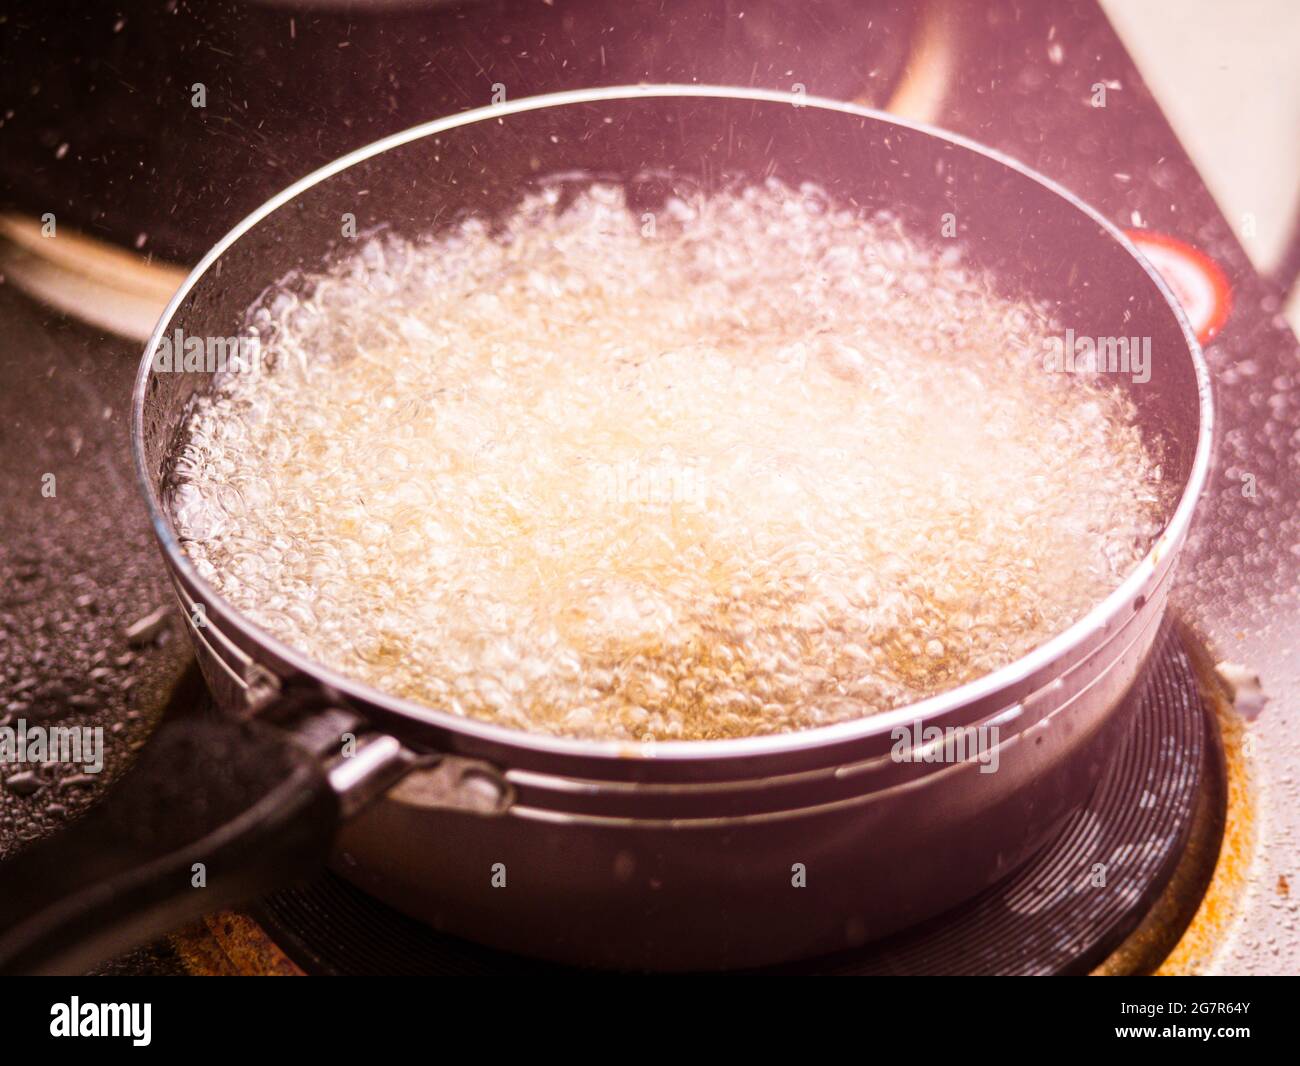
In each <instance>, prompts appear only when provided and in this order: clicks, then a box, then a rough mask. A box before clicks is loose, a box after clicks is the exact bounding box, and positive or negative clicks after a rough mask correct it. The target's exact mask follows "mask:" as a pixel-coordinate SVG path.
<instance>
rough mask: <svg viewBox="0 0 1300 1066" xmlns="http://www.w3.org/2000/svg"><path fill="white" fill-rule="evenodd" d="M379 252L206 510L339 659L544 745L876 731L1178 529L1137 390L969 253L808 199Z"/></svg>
mask: <svg viewBox="0 0 1300 1066" xmlns="http://www.w3.org/2000/svg"><path fill="white" fill-rule="evenodd" d="M565 204H566V205H565V206H563V207H562V206H561V200H560V196H559V193H558V191H556V190H552V191H550V192H547V193H542V194H537V195H535V196H533V197H532V198H530V199H528V200H526V201H525V202H524V203H523V204H522V205H521V206H520V207H519V208H518V209H517V211H516V212H515V213H514V214H513V215H512V216H511V217H509V218H508V219H506V220H505V221H504V222H503V223H501V225H500V226H499V227H497V228H493V229H491V230H489V229H488V228H487V227H486V226H484V225H483V224H482V223H480V222H477V221H469V222H466V223H465V224H463V225H462V226H460V227H459V228H458V229H457V230H456V231H455V232H453V233H450V234H447V235H443V236H440V237H438V238H437V239H431V240H428V241H426V242H422V243H408V242H406V241H403V240H399V239H395V238H393V237H388V238H376V239H373V240H371V241H370V242H369V243H367V244H365V245H364V247H362V248H361V249H360V250H359V251H358V253H357V254H356V255H355V256H354V257H353V258H350V259H349V260H347V261H346V262H342V263H340V264H338V265H337V266H336V267H335V268H334V269H332V270H330V271H328V272H327V273H324V274H322V275H320V276H316V277H312V278H308V279H305V280H303V279H299V281H298V283H297V284H295V285H294V286H292V287H289V286H286V287H284V288H283V289H281V290H280V291H277V292H274V293H272V294H270V295H269V296H268V297H267V298H266V299H265V300H264V301H263V302H262V304H261V305H260V306H259V307H258V308H257V309H256V310H255V311H254V312H253V313H252V322H253V324H254V326H256V328H257V329H258V331H259V333H260V334H261V336H262V338H263V351H264V353H265V355H266V356H267V358H266V360H265V361H264V364H263V369H262V371H261V372H260V373H258V374H233V375H228V376H226V377H225V378H224V379H221V380H219V382H218V384H217V387H216V388H215V390H214V391H213V392H212V393H211V394H209V395H208V396H206V397H205V398H203V399H202V400H201V401H200V402H199V403H198V404H197V405H196V406H195V407H194V409H193V411H192V414H191V416H190V418H189V421H188V425H187V428H186V431H185V434H184V436H183V440H184V444H183V448H182V451H181V452H180V455H179V458H178V462H177V467H176V488H175V493H174V497H173V510H174V514H175V518H176V522H177V525H178V527H179V529H180V531H181V534H182V537H183V540H184V544H185V550H186V551H187V552H188V553H189V555H190V556H191V558H192V559H193V560H194V562H195V564H196V565H197V567H198V569H199V571H200V573H201V574H202V576H203V577H204V578H206V579H207V580H208V581H209V582H211V583H212V584H213V585H214V586H215V587H216V588H217V589H218V590H219V591H220V592H221V593H222V595H224V596H225V597H227V598H228V599H229V600H230V601H231V602H232V603H233V604H235V605H236V606H237V607H238V608H239V609H241V610H242V611H244V612H245V613H246V614H247V615H248V616H249V617H251V618H252V619H253V620H254V621H255V622H257V623H258V624H260V625H261V626H263V627H264V628H265V629H266V630H268V631H269V632H271V633H273V634H274V635H276V636H278V637H279V638H281V639H282V640H284V641H286V642H287V643H289V644H291V645H293V646H295V647H297V648H299V649H301V650H302V651H304V652H306V653H308V654H309V655H310V656H311V657H312V658H314V659H316V660H318V661H320V662H322V663H324V664H327V665H328V666H330V667H333V668H335V669H337V670H339V671H341V672H343V673H345V674H347V675H350V676H352V677H355V678H357V679H359V680H362V681H365V682H368V683H370V684H372V685H374V686H375V687H377V688H379V689H382V690H383V691H385V692H387V693H391V694H393V695H397V696H402V697H408V698H410V699H413V700H417V701H420V702H422V703H425V704H428V705H430V706H433V707H438V708H443V709H445V710H448V711H451V712H454V713H455V714H458V715H464V716H468V717H472V718H477V719H484V720H489V721H493V722H497V723H499V724H502V725H506V726H512V727H515V728H518V729H523V730H530V731H537V732H544V733H550V734H559V735H565V736H573V737H584V738H614V739H617V738H622V739H632V740H644V739H648V738H657V739H706V738H720V737H742V736H751V735H757V734H770V733H779V732H784V731H789V730H797V729H805V728H809V727H813V726H819V725H825V724H828V723H832V722H842V721H845V720H847V719H852V718H857V717H860V716H863V715H869V714H872V713H875V712H879V711H882V710H885V709H888V708H891V707H896V706H899V705H902V704H905V703H908V702H911V701H914V700H916V699H919V698H922V697H925V696H929V695H933V694H935V693H938V692H940V691H942V690H944V689H947V688H950V687H952V686H954V685H957V684H959V683H961V682H965V681H968V680H971V679H973V678H975V677H977V676H979V675H981V674H983V673H986V672H988V671H990V670H993V669H995V668H997V667H1000V666H1002V665H1005V664H1006V663H1008V662H1010V661H1012V660H1013V659H1015V658H1017V657H1019V656H1020V655H1022V654H1024V653H1025V652H1027V651H1029V650H1030V649H1032V648H1033V647H1034V646H1036V645H1038V644H1040V643H1042V642H1043V641H1044V640H1045V639H1047V638H1049V637H1051V636H1053V635H1055V634H1056V633H1059V632H1060V631H1061V630H1063V629H1064V628H1065V627H1067V626H1068V625H1069V624H1070V623H1071V622H1073V621H1075V620H1076V619H1078V618H1079V617H1080V616H1081V615H1082V614H1084V613H1085V612H1086V611H1087V610H1088V609H1089V608H1090V607H1091V606H1093V605H1094V604H1095V603H1096V602H1097V601H1098V600H1099V599H1101V598H1103V597H1104V596H1105V595H1106V594H1107V593H1109V592H1110V591H1111V590H1112V589H1113V588H1114V587H1115V586H1116V585H1117V584H1118V583H1119V582H1120V580H1121V579H1122V577H1123V576H1124V575H1125V573H1126V572H1127V571H1128V570H1129V569H1130V568H1131V567H1132V566H1133V565H1134V564H1135V563H1136V562H1137V560H1138V559H1139V558H1140V556H1141V555H1142V553H1143V552H1144V551H1145V550H1146V549H1147V547H1148V546H1149V544H1150V542H1151V540H1152V538H1153V537H1154V536H1155V534H1156V533H1157V532H1158V531H1159V527H1160V522H1161V516H1162V511H1163V507H1162V503H1163V501H1164V499H1165V498H1166V496H1167V492H1166V491H1165V487H1164V485H1163V484H1162V482H1161V475H1160V469H1159V465H1158V462H1157V461H1156V458H1155V457H1154V456H1152V455H1151V454H1149V452H1148V450H1147V448H1146V447H1145V446H1144V444H1143V441H1142V438H1141V436H1140V434H1139V433H1138V431H1137V429H1136V427H1135V425H1134V413H1133V411H1132V410H1131V408H1130V406H1129V404H1128V402H1127V401H1126V400H1125V399H1124V397H1123V395H1122V393H1120V392H1118V391H1113V390H1107V389H1102V388H1100V387H1098V386H1097V385H1095V384H1094V383H1091V382H1089V381H1088V380H1086V379H1084V378H1081V377H1080V376H1077V375H1062V374H1055V373H1049V372H1047V371H1045V370H1044V366H1043V364H1044V360H1043V353H1044V350H1045V338H1048V337H1050V336H1052V335H1053V334H1055V333H1059V331H1058V329H1057V327H1056V325H1055V324H1054V323H1053V322H1052V321H1051V320H1050V319H1049V317H1048V316H1047V314H1046V313H1045V312H1044V311H1043V310H1042V309H1041V308H1039V307H1037V306H1034V305H1031V304H1027V303H1016V302H1010V301H1008V300H1006V299H1005V298H1000V297H999V296H997V295H996V294H995V293H994V291H993V289H992V287H991V286H990V285H989V283H988V281H987V279H986V278H984V277H982V276H981V275H980V274H979V273H978V272H975V271H973V270H970V269H968V268H966V267H963V265H962V263H961V262H960V260H959V257H958V256H957V255H956V253H955V252H953V251H952V250H947V251H944V250H941V249H938V248H935V247H933V246H931V245H927V244H925V243H923V242H917V241H915V240H913V239H910V238H909V237H908V236H907V235H906V234H905V233H904V232H903V230H902V229H901V228H900V227H899V225H898V224H897V223H896V222H894V221H892V220H890V219H889V218H888V217H884V216H875V217H873V218H870V219H867V218H863V217H862V216H861V215H860V214H857V213H853V212H849V211H843V210H839V209H836V208H834V207H832V206H831V205H829V204H828V203H827V202H826V201H825V199H824V198H823V197H821V196H820V195H819V194H818V193H817V191H816V190H814V189H811V188H804V189H800V190H797V191H795V190H790V189H788V188H786V187H784V186H781V185H779V184H776V183H769V184H768V185H766V186H759V187H753V188H749V189H745V190H738V191H734V192H730V193H720V194H715V195H713V196H711V197H708V198H700V199H697V200H694V201H690V202H685V201H672V202H669V203H668V204H667V205H666V207H665V208H664V209H663V210H661V211H660V212H658V213H657V215H656V216H655V217H653V218H651V217H649V216H645V215H642V214H640V213H637V212H633V211H631V210H629V208H628V207H627V206H626V204H625V202H624V199H623V194H622V191H621V190H620V189H618V188H615V187H611V186H600V185H597V186H593V187H591V188H589V189H588V190H587V191H585V192H583V193H581V194H580V195H578V196H577V198H576V200H574V201H573V202H571V203H568V202H567V201H566V202H565Z"/></svg>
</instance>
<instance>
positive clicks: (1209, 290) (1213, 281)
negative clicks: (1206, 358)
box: [1125, 229, 1232, 344]
mask: <svg viewBox="0 0 1300 1066" xmlns="http://www.w3.org/2000/svg"><path fill="white" fill-rule="evenodd" d="M1125 232H1126V234H1127V236H1128V238H1129V240H1131V241H1132V242H1133V243H1134V244H1136V245H1137V246H1138V251H1140V252H1141V253H1142V254H1143V255H1144V256H1146V258H1147V260H1148V261H1149V262H1150V263H1151V265H1152V266H1153V267H1155V268H1156V270H1157V271H1158V272H1159V274H1160V276H1161V277H1162V278H1164V280H1165V284H1166V285H1168V286H1169V288H1170V289H1171V290H1173V294H1174V296H1175V297H1176V298H1177V300H1178V302H1179V303H1180V304H1181V305H1182V308H1183V310H1184V311H1185V312H1186V314H1187V319H1188V321H1189V322H1190V323H1191V324H1192V329H1193V330H1194V331H1195V332H1196V339H1197V340H1199V341H1200V342H1201V343H1202V344H1204V343H1206V342H1207V341H1208V340H1209V339H1210V338H1211V337H1213V336H1214V335H1215V334H1216V333H1218V332H1219V330H1220V329H1222V328H1223V324H1224V322H1226V321H1227V320H1228V312H1229V311H1231V310H1232V286H1230V285H1229V284H1228V279H1227V276H1226V275H1225V274H1224V273H1223V270H1222V269H1220V267H1219V264H1218V263H1216V262H1215V261H1214V260H1213V259H1211V258H1210V257H1209V256H1208V255H1206V254H1205V253H1204V252H1202V251H1200V249H1197V248H1193V247H1192V246H1191V245H1190V244H1185V243H1184V242H1183V241H1180V240H1177V239H1176V238H1174V237H1167V236H1165V235H1164V234H1163V233H1153V232H1151V231H1150V230H1142V229H1131V230H1126V231H1125Z"/></svg>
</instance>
